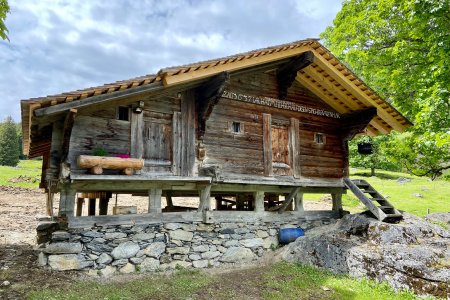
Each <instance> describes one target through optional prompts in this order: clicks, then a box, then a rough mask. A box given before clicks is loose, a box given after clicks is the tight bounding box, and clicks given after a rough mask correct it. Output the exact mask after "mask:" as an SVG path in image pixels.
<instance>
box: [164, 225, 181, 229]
mask: <svg viewBox="0 0 450 300" xmlns="http://www.w3.org/2000/svg"><path fill="white" fill-rule="evenodd" d="M181 226H182V224H181V223H167V224H165V225H164V228H165V229H167V230H177V229H180V228H181Z"/></svg>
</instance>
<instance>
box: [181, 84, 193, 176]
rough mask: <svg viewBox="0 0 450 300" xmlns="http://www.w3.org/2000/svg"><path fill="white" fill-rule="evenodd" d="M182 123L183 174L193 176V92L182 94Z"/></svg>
mask: <svg viewBox="0 0 450 300" xmlns="http://www.w3.org/2000/svg"><path fill="white" fill-rule="evenodd" d="M181 123H182V141H183V143H182V150H181V153H182V156H181V174H182V175H183V176H192V175H193V174H194V165H195V136H196V132H195V93H194V91H192V90H189V91H186V92H184V93H183V94H182V102H181Z"/></svg>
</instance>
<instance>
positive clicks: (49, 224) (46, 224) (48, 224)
mask: <svg viewBox="0 0 450 300" xmlns="http://www.w3.org/2000/svg"><path fill="white" fill-rule="evenodd" d="M56 228H58V223H57V222H55V221H42V222H39V224H38V225H37V227H36V230H37V231H44V230H54V229H56Z"/></svg>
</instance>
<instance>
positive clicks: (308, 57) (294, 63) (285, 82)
mask: <svg viewBox="0 0 450 300" xmlns="http://www.w3.org/2000/svg"><path fill="white" fill-rule="evenodd" d="M313 61H314V54H313V53H312V52H311V51H306V52H303V53H302V54H300V55H299V56H296V57H294V58H293V59H291V60H290V61H289V62H287V63H286V64H285V65H283V66H281V67H280V68H279V69H278V71H277V81H278V94H279V98H280V99H285V98H286V96H287V92H288V89H289V88H290V87H291V85H292V83H293V82H294V80H295V77H296V76H297V72H298V71H300V70H301V69H304V68H306V67H307V66H309V65H310V64H312V63H313Z"/></svg>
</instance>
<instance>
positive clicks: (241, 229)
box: [234, 227, 249, 234]
mask: <svg viewBox="0 0 450 300" xmlns="http://www.w3.org/2000/svg"><path fill="white" fill-rule="evenodd" d="M248 232H249V230H248V228H245V227H244V228H236V229H235V230H234V233H235V234H245V233H248Z"/></svg>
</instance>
